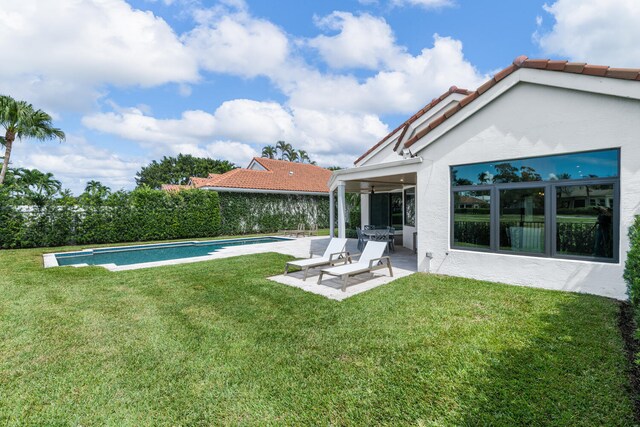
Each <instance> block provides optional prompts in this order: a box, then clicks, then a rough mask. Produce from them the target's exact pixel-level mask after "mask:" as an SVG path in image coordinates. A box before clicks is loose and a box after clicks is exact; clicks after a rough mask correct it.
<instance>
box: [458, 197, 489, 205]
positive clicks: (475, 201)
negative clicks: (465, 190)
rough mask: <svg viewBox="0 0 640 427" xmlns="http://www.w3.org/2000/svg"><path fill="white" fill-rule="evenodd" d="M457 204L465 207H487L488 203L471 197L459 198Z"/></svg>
mask: <svg viewBox="0 0 640 427" xmlns="http://www.w3.org/2000/svg"><path fill="white" fill-rule="evenodd" d="M457 202H458V204H465V205H470V204H479V205H488V203H487V202H486V201H485V200H482V199H478V198H477V197H471V196H460V197H459V198H458V199H457Z"/></svg>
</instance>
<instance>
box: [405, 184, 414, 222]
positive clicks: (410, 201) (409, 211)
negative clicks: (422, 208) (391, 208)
mask: <svg viewBox="0 0 640 427" xmlns="http://www.w3.org/2000/svg"><path fill="white" fill-rule="evenodd" d="M404 223H405V225H409V226H411V227H415V225H416V189H415V187H414V188H407V189H406V190H404Z"/></svg>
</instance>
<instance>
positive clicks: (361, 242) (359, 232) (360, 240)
mask: <svg viewBox="0 0 640 427" xmlns="http://www.w3.org/2000/svg"><path fill="white" fill-rule="evenodd" d="M356 234H357V235H358V250H359V251H362V249H364V245H365V244H366V243H367V242H368V241H369V236H366V235H364V234H363V233H362V230H361V229H360V227H356Z"/></svg>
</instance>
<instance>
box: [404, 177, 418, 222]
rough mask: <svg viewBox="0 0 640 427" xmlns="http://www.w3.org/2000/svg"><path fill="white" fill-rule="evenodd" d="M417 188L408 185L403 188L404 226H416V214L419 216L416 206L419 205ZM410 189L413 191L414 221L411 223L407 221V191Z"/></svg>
mask: <svg viewBox="0 0 640 427" xmlns="http://www.w3.org/2000/svg"><path fill="white" fill-rule="evenodd" d="M416 190H417V188H416V186H407V187H404V188H403V189H402V225H403V227H404V226H407V227H414V228H415V227H416V222H417V221H416V216H417V214H416V206H417V204H416V193H417V191H416ZM408 191H412V192H413V223H412V224H409V223H408V222H407V205H408V203H407V192H408Z"/></svg>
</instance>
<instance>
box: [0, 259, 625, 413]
mask: <svg viewBox="0 0 640 427" xmlns="http://www.w3.org/2000/svg"><path fill="white" fill-rule="evenodd" d="M72 249H75V248H72ZM45 251H46V249H33V250H20V251H2V252H0V424H9V425H12V424H14V425H18V424H32V425H52V424H53V425H55V424H61V425H67V424H81V425H210V424H219V425H301V424H303V425H328V424H339V425H380V424H382V425H385V424H386V425H416V424H418V425H478V424H480V425H629V424H632V423H633V414H632V405H631V400H630V396H629V391H628V387H627V365H626V359H625V356H624V353H623V345H622V340H621V338H620V334H619V331H618V329H617V323H616V322H617V315H618V305H617V303H615V302H614V301H611V300H608V299H605V298H599V297H594V296H588V295H578V294H570V293H563V292H553V291H544V290H538V289H530V288H521V287H515V286H507V285H500V284H492V283H486V282H479V281H474V280H469V279H460V278H453V277H446V276H436V275H425V274H415V275H412V276H409V277H406V278H403V279H399V280H397V281H395V282H393V283H392V284H389V285H385V286H382V287H380V288H377V289H374V290H372V291H369V292H366V293H364V294H361V295H358V296H356V297H353V298H349V299H347V300H345V301H343V302H335V301H331V300H328V299H325V298H323V297H320V296H317V295H314V294H310V293H306V292H303V291H301V290H299V289H295V288H290V287H287V286H284V285H281V284H278V283H275V282H271V281H269V280H266V279H265V278H266V277H268V276H270V275H274V274H278V273H280V272H281V268H282V265H283V263H284V262H285V261H286V260H287V259H290V258H289V257H287V256H284V255H279V254H259V255H251V256H244V257H236V258H228V259H222V260H214V261H207V262H200V263H194V264H186V265H176V266H169V267H159V268H150V269H143V270H134V271H125V272H117V273H114V272H109V271H106V270H104V269H102V268H99V267H86V268H80V269H76V268H69V267H64V268H54V269H46V270H45V269H43V268H42V267H41V265H42V264H41V254H42V253H43V252H45Z"/></svg>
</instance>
